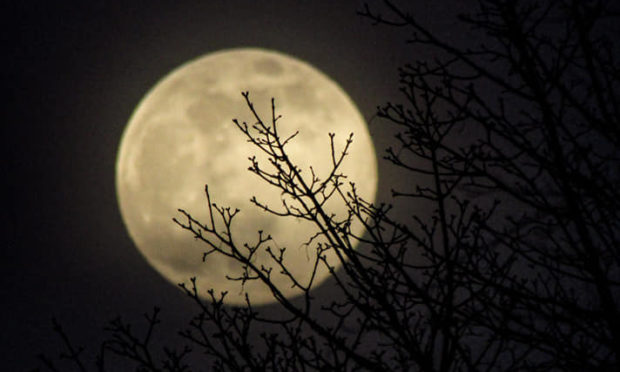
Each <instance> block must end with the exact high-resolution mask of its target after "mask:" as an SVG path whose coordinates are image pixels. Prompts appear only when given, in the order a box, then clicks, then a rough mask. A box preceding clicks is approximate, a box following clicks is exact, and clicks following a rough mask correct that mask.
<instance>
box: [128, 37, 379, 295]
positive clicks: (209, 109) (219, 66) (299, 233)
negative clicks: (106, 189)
mask: <svg viewBox="0 0 620 372" xmlns="http://www.w3.org/2000/svg"><path fill="white" fill-rule="evenodd" d="M242 91H249V92H250V98H251V100H252V101H253V102H254V106H255V107H256V109H257V111H258V112H259V114H260V115H261V116H262V118H263V119H264V121H265V122H266V123H270V119H271V98H272V97H274V98H275V100H276V101H275V102H276V111H277V114H280V115H282V118H281V119H280V120H279V121H278V125H279V130H280V131H281V132H282V133H283V135H287V134H288V135H290V134H292V133H294V132H295V131H297V130H299V135H298V136H297V137H296V138H295V139H294V140H293V141H292V142H291V143H290V145H289V146H288V151H289V155H290V157H291V158H292V160H293V162H294V163H296V164H297V165H298V166H299V167H300V168H301V169H302V174H305V175H306V177H309V175H310V170H309V166H312V167H313V168H314V170H315V173H316V174H317V175H318V176H319V177H320V178H321V179H325V178H326V176H327V175H328V174H329V171H330V170H331V157H330V156H331V153H330V141H329V136H328V133H329V132H332V133H335V134H336V136H335V143H336V148H337V149H342V148H343V146H344V144H345V140H346V139H347V138H348V136H349V134H350V133H354V137H353V144H352V145H351V148H350V151H349V154H350V155H349V156H348V157H347V158H346V160H345V162H344V165H343V168H342V171H343V173H345V174H346V175H347V176H348V180H349V181H354V182H355V183H356V185H357V188H358V191H359V194H360V195H362V196H363V197H364V198H365V199H366V200H369V201H372V200H374V196H375V192H376V187H377V186H376V185H377V166H376V156H375V151H374V147H373V144H372V141H371V139H370V136H369V133H368V128H367V126H366V123H365V121H364V120H363V118H362V117H361V115H360V113H359V112H358V110H357V108H356V107H355V105H354V103H353V102H352V101H351V99H350V98H349V97H348V96H347V94H346V93H345V92H344V91H343V90H342V89H341V88H340V87H339V86H338V85H337V84H336V83H335V82H334V81H332V80H331V79H330V78H329V77H327V76H326V75H325V74H323V73H321V72H320V71H318V70H317V69H315V68H314V67H312V66H310V65H309V64H307V63H305V62H303V61H300V60H298V59H295V58H293V57H290V56H287V55H284V54H281V53H278V52H273V51H267V50H263V49H249V48H246V49H231V50H225V51H221V52H216V53H212V54H208V55H205V56H203V57H200V58H197V59H195V60H192V61H190V62H188V63H186V64H184V65H182V66H180V67H178V68H177V69H175V70H173V71H172V72H171V73H170V74H168V75H167V76H165V77H164V78H163V79H161V80H160V81H159V82H158V83H157V84H156V85H155V86H154V87H153V88H152V89H151V90H150V91H149V92H148V94H146V96H145V97H144V98H143V99H142V101H141V102H140V104H139V105H138V106H137V108H136V109H135V111H134V113H133V115H132V117H131V119H130V121H129V123H128V124H127V127H126V128H125V132H124V134H123V137H122V140H121V145H120V149H119V152H118V157H117V164H116V189H117V196H118V202H119V205H120V210H121V214H122V216H123V220H124V222H125V225H126V227H127V229H128V231H129V234H130V236H131V238H132V239H133V241H134V242H135V244H136V246H137V248H138V249H139V250H140V252H141V253H142V255H143V256H144V258H145V259H146V260H147V261H148V262H149V263H150V264H151V265H152V266H153V267H154V268H155V269H156V270H157V271H158V272H159V273H160V274H161V275H163V276H164V277H165V278H166V279H168V280H169V281H170V282H171V283H172V284H174V285H176V284H178V283H181V282H186V283H187V282H189V278H190V277H194V276H195V277H196V278H197V286H198V290H199V291H200V293H201V294H202V295H205V296H206V294H207V290H208V289H214V290H215V292H216V294H219V293H220V292H222V291H227V292H228V294H227V296H226V302H227V303H229V304H241V303H244V302H245V293H247V294H248V295H249V297H250V299H251V301H252V303H253V304H266V303H269V302H271V301H274V300H273V297H272V295H271V293H270V292H269V290H268V289H267V287H266V286H265V285H264V284H262V283H260V282H258V281H250V282H247V283H245V285H244V286H243V287H242V286H241V284H240V282H238V281H230V280H227V279H226V276H231V277H235V276H239V275H240V274H241V267H240V265H239V264H238V263H236V262H234V261H233V260H231V259H229V258H226V257H223V256H221V255H218V254H212V255H209V256H208V257H207V258H206V260H205V261H204V262H203V260H202V256H203V252H205V251H206V250H207V249H208V247H207V246H206V245H205V243H203V242H200V241H197V240H195V239H194V238H193V236H192V234H191V233H190V232H188V231H186V230H183V229H181V228H180V227H179V226H178V225H176V224H175V223H174V222H172V217H177V218H179V220H181V221H183V219H182V215H180V214H179V212H177V209H178V208H182V209H185V210H186V211H188V212H189V213H191V214H192V215H193V216H194V217H196V218H198V219H199V220H201V221H203V222H207V221H208V219H207V216H208V207H207V201H206V197H205V193H204V186H205V184H208V185H209V191H210V195H211V200H212V202H215V203H217V204H218V205H220V206H230V207H232V208H233V209H234V208H238V209H240V212H239V214H238V215H237V217H235V219H234V224H233V239H234V240H235V243H236V244H238V245H239V246H242V245H243V243H244V242H250V243H254V242H256V240H257V237H258V234H257V231H258V230H263V231H265V233H268V234H270V235H271V236H272V237H273V241H271V242H269V246H271V247H272V248H273V249H278V248H284V247H286V255H285V263H286V265H287V266H288V267H289V268H290V270H291V272H292V273H294V274H295V275H296V276H297V277H298V278H299V279H300V280H301V282H302V283H306V282H307V281H308V280H309V278H310V272H311V264H312V263H313V262H314V258H315V257H316V256H315V246H314V245H310V246H306V245H304V243H305V242H306V241H307V240H308V239H309V237H310V236H312V235H314V234H315V233H316V231H317V228H316V227H315V226H314V225H313V224H312V223H310V222H307V221H299V220H296V219H294V218H290V217H289V218H283V217H277V216H274V215H270V214H267V213H266V212H264V211H262V210H261V209H259V208H258V207H256V206H255V205H253V204H251V203H250V198H251V197H252V196H256V197H257V199H258V200H259V201H262V202H263V203H266V204H268V205H269V206H273V207H274V208H278V207H280V206H281V201H280V198H281V192H280V191H279V190H277V189H275V188H274V187H273V186H270V185H268V184H267V183H265V182H264V181H262V180H261V179H260V178H259V177H258V176H256V175H254V174H253V173H251V172H249V171H248V167H249V166H250V162H249V160H248V157H250V156H252V155H259V152H260V151H259V150H258V149H257V148H256V147H254V146H253V145H252V144H250V143H248V142H247V139H246V137H245V136H244V135H243V133H242V132H241V131H240V130H239V129H238V128H237V127H236V126H235V124H234V123H233V121H232V119H233V118H238V119H239V121H247V122H248V124H253V123H254V122H255V120H254V118H253V116H252V114H251V112H250V110H249V109H248V107H247V105H246V104H245V101H244V98H243V96H242V95H241V92H242ZM258 159H259V161H260V163H261V164H262V165H263V166H264V167H265V168H267V167H268V166H269V163H268V162H267V160H266V159H265V158H264V157H262V158H261V157H258ZM327 208H328V210H329V212H331V213H334V214H336V215H337V216H346V213H347V212H346V208H345V207H344V205H342V203H337V202H333V203H332V204H330V205H328V206H327ZM221 229H222V225H220V230H221ZM354 229H357V232H359V231H361V230H360V227H359V226H354ZM328 258H329V259H330V262H332V263H333V264H336V263H337V262H336V260H335V259H333V257H331V258H330V257H328ZM256 260H257V263H259V264H262V265H264V266H266V267H269V266H275V265H274V263H273V262H271V261H270V259H269V257H268V256H267V253H266V252H261V253H260V254H259V255H258V256H257V257H256ZM328 275H329V273H328V272H327V270H324V269H322V270H320V271H319V273H318V277H317V280H316V281H315V285H316V284H318V283H320V282H321V281H323V280H324V279H325V278H326V277H327V276H328ZM272 277H273V280H274V282H275V283H276V284H277V285H279V286H280V287H281V289H282V291H283V293H284V295H285V296H287V297H293V296H296V295H298V294H300V292H299V290H298V289H294V288H291V282H290V281H289V280H288V279H286V278H285V277H283V276H282V275H281V274H279V270H277V269H274V270H273V274H272Z"/></svg>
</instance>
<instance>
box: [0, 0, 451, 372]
mask: <svg viewBox="0 0 620 372" xmlns="http://www.w3.org/2000/svg"><path fill="white" fill-rule="evenodd" d="M14 3H15V4H14V5H9V6H7V5H3V6H2V7H3V9H2V11H1V13H2V17H3V21H2V25H3V26H2V27H3V31H2V44H3V45H2V47H3V49H4V53H3V54H4V56H3V58H2V63H3V64H4V66H3V68H2V81H3V84H4V89H3V94H4V95H5V97H4V99H3V100H2V101H3V110H2V114H3V125H2V130H3V135H2V138H3V141H4V148H5V149H7V151H8V159H6V158H5V160H4V161H3V176H4V179H5V181H4V185H5V187H3V189H4V190H5V191H4V192H3V195H4V199H3V200H4V205H5V207H4V208H2V210H3V214H2V218H3V222H2V225H3V229H4V232H3V234H2V235H3V239H4V240H3V241H4V243H3V245H2V247H3V251H2V260H1V263H2V284H1V286H0V295H1V298H2V307H1V308H2V319H3V324H4V326H3V327H2V328H3V330H2V332H0V337H1V339H2V341H1V342H2V345H3V347H2V349H1V350H2V355H1V357H0V359H1V360H2V361H1V362H0V363H1V364H2V366H3V367H4V368H3V370H7V371H13V370H15V371H17V370H27V369H29V368H32V367H34V366H36V355H37V354H38V353H40V352H45V353H47V354H48V355H55V354H56V353H57V351H58V341H57V336H56V335H55V334H54V333H53V331H52V327H51V318H52V317H53V316H54V317H57V318H58V319H59V321H60V322H61V323H63V324H64V325H65V328H66V329H67V332H68V333H69V334H71V335H72V336H73V337H74V339H75V342H76V344H81V345H84V346H86V347H87V349H88V351H90V352H91V354H92V353H94V352H95V351H96V350H95V349H93V348H94V347H95V346H96V345H98V342H100V340H101V339H102V337H103V332H102V328H103V326H104V324H105V323H106V322H107V321H108V320H110V319H111V318H113V317H115V316H116V315H123V316H124V317H126V318H128V319H133V318H135V319H139V318H140V316H141V314H142V313H144V312H145V311H149V310H150V309H151V308H152V307H153V306H154V305H157V306H160V307H162V317H163V319H164V322H165V327H170V329H175V328H178V327H180V326H182V325H183V324H185V323H186V322H187V321H188V320H189V319H190V317H191V315H192V314H193V308H192V305H191V303H190V302H189V300H188V299H187V298H186V297H185V295H184V294H183V293H182V292H181V291H179V290H178V289H177V288H175V287H174V286H173V285H171V284H170V283H168V282H167V281H166V280H165V279H164V278H162V277H161V276H160V275H159V274H158V273H157V272H155V271H154V270H153V269H152V268H150V267H149V266H148V264H147V262H146V261H145V260H144V259H143V258H142V257H141V256H140V254H139V252H138V251H137V249H136V248H135V247H134V245H133V243H132V241H131V240H130V238H129V235H128V233H127V232H126V230H125V228H124V226H123V222H122V220H121V216H120V212H119V209H118V206H117V200H116V195H115V185H114V169H115V160H116V153H117V150H118V146H119V141H120V137H121V134H122V132H123V129H124V127H125V125H126V123H127V121H128V119H129V117H130V115H131V113H132V111H133V109H134V108H135V106H136V105H137V104H138V102H139V101H140V99H141V98H142V97H143V95H144V94H145V93H146V92H147V90H148V89H149V88H150V87H151V86H153V85H154V84H155V83H156V82H157V81H158V80H159V79H160V78H161V77H163V76H164V75H165V74H167V73H168V72H169V71H170V70H172V69H173V68H175V67H177V66H178V65H180V64H182V63H184V62H186V61H188V60H190V59H193V58H195V57H198V56H200V55H203V54H205V53H209V52H212V51H217V50H220V49H226V48H234V47H243V46H248V47H261V48H267V49H273V50H277V51H280V52H283V53H286V54H289V55H292V56H294V57H297V58H300V59H303V60H306V61H307V62H309V63H311V64H312V65H314V66H315V67H317V68H318V69H320V70H322V71H323V72H325V73H326V74H328V75H329V76H330V77H331V78H332V79H334V80H335V81H337V82H338V83H339V84H340V85H341V86H342V87H343V88H344V89H345V90H346V91H347V92H348V94H349V95H350V96H351V98H352V99H353V100H354V101H355V102H356V103H357V105H358V107H359V108H360V111H361V112H362V114H363V116H364V117H365V118H366V119H367V121H371V118H372V117H373V115H374V113H375V108H376V106H377V105H379V104H382V103H384V102H385V101H387V100H389V99H393V98H395V97H398V95H397V78H398V77H397V71H396V69H397V67H398V66H399V65H400V64H402V63H404V62H406V60H407V59H411V58H426V57H429V56H428V55H424V51H419V50H416V51H414V50H412V49H410V48H409V47H407V46H406V44H405V43H404V40H405V39H406V34H404V33H403V30H397V29H389V28H385V27H376V26H373V25H372V24H371V22H370V21H369V20H367V19H364V18H361V17H359V16H358V15H356V10H357V9H360V7H361V6H362V3H363V2H362V1H265V0H263V1H249V0H248V1H241V0H235V1H229V0H226V1H216V0H213V1H192V2H186V1H169V2H163V1H118V2H108V1H102V0H100V1H81V2H75V3H71V2H67V1H53V2H42V1H40V2H36V1H33V2H24V1H19V2H14ZM420 3H422V2H420ZM440 3H441V4H437V5H435V7H434V8H428V6H427V5H424V6H422V5H419V8H417V9H414V11H418V12H425V14H427V16H425V17H423V18H424V19H425V20H426V21H427V22H428V24H429V25H430V26H432V28H434V29H435V30H438V31H440V32H443V33H445V34H447V35H448V36H451V37H456V36H457V33H456V32H455V33H454V34H452V35H450V34H451V33H452V32H453V29H452V28H451V22H452V18H450V17H448V16H446V15H442V14H444V12H445V9H447V8H450V10H453V11H456V10H458V9H454V7H446V5H450V4H448V2H440ZM414 53H417V54H415V56H413V54H414ZM239 109H240V112H242V113H243V112H244V111H243V110H245V109H246V108H245V107H243V106H240V108H239ZM231 119H232V118H231ZM370 133H371V136H372V137H373V140H374V141H375V143H374V144H375V147H376V149H377V150H378V152H382V151H383V149H384V148H385V147H386V146H387V145H388V144H389V141H390V138H391V137H390V132H389V131H386V130H385V127H384V126H382V125H381V123H380V122H379V121H378V120H374V121H372V122H371V125H370ZM240 161H246V159H240ZM379 169H380V181H379V198H380V199H383V200H387V199H388V195H389V189H390V187H391V186H392V183H393V182H407V180H398V181H396V180H395V178H394V177H395V176H394V175H395V174H396V173H395V172H394V170H393V169H391V168H389V167H386V164H385V162H382V161H381V160H379ZM249 196H250V195H248V197H249ZM171 217H173V216H171ZM171 223H172V221H171ZM189 238H191V237H190V236H189V235H188V239H189ZM197 258H198V257H197ZM326 286H329V283H327V285H326Z"/></svg>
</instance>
